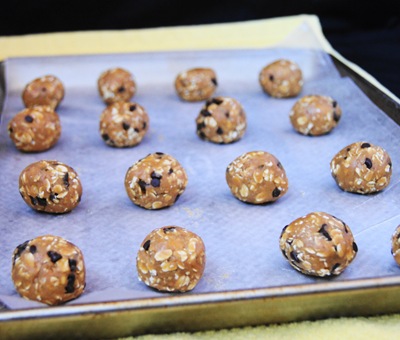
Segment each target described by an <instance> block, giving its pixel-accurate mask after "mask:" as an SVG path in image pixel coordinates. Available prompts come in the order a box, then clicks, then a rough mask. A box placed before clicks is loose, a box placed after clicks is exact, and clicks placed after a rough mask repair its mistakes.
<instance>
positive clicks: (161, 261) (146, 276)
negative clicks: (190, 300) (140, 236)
mask: <svg viewBox="0 0 400 340" xmlns="http://www.w3.org/2000/svg"><path fill="white" fill-rule="evenodd" d="M205 265H206V254H205V246H204V243H203V241H202V239H201V238H200V237H199V236H198V235H196V234H195V233H193V232H191V231H189V230H187V229H184V228H181V227H176V226H170V227H164V228H160V229H155V230H153V231H152V232H151V233H150V234H149V235H147V237H146V238H145V239H144V241H143V242H142V244H141V246H140V249H139V251H138V254H137V257H136V267H137V272H138V276H139V280H140V281H143V282H144V283H145V284H146V285H147V286H149V287H152V288H155V289H157V290H160V291H167V292H182V293H183V292H187V291H189V290H192V289H193V288H194V287H196V285H197V284H198V282H199V281H200V279H201V277H202V275H203V272H204V268H205Z"/></svg>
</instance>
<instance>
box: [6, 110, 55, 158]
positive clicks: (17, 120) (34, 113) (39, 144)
mask: <svg viewBox="0 0 400 340" xmlns="http://www.w3.org/2000/svg"><path fill="white" fill-rule="evenodd" d="M8 135H9V136H10V138H11V140H12V141H13V143H14V145H15V146H16V148H17V149H18V150H20V151H24V152H41V151H45V150H48V149H50V148H51V147H53V146H54V145H55V144H56V143H57V141H58V139H59V138H60V135H61V123H60V118H59V117H58V114H57V113H56V112H55V111H54V110H53V109H52V108H51V107H50V106H35V107H32V108H26V109H24V110H22V111H20V112H19V113H17V114H16V115H15V116H14V117H13V118H12V119H11V120H10V122H9V123H8Z"/></svg>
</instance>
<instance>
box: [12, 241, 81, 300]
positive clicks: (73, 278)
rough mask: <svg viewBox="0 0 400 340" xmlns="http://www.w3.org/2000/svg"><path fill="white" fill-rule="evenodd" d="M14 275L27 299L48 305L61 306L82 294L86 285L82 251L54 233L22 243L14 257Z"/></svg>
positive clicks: (19, 290) (17, 287) (19, 288)
mask: <svg viewBox="0 0 400 340" xmlns="http://www.w3.org/2000/svg"><path fill="white" fill-rule="evenodd" d="M11 276H12V280H13V283H14V286H15V289H16V290H17V292H18V293H19V294H20V295H21V296H22V297H23V298H25V299H27V300H33V301H38V302H42V303H45V304H48V305H59V304H62V303H65V302H67V301H70V300H72V299H75V298H77V297H79V296H80V295H81V294H82V293H83V291H84V289H85V285H86V281H85V280H86V270H85V262H84V258H83V254H82V252H81V250H80V249H79V248H78V247H77V246H75V245H74V244H73V243H71V242H69V241H67V240H65V239H64V238H62V237H59V236H54V235H44V236H40V237H36V238H34V239H32V240H29V241H26V242H24V243H22V244H20V245H19V246H18V247H17V248H16V249H15V250H14V254H13V257H12V271H11Z"/></svg>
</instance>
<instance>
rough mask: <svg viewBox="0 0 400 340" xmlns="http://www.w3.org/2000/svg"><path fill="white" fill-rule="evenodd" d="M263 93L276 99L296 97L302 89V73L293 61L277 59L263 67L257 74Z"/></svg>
mask: <svg viewBox="0 0 400 340" xmlns="http://www.w3.org/2000/svg"><path fill="white" fill-rule="evenodd" d="M258 79H259V82H260V85H261V87H262V89H263V90H264V92H265V93H267V94H269V95H270V96H272V97H276V98H287V97H295V96H297V95H298V94H299V93H300V92H301V90H302V88H303V73H302V72H301V69H300V68H299V66H298V65H297V64H296V63H294V62H293V61H290V60H286V59H279V60H276V61H274V62H273V63H271V64H269V65H267V66H265V67H264V68H263V69H262V70H261V72H260V74H259V78H258Z"/></svg>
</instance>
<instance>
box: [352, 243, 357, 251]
mask: <svg viewBox="0 0 400 340" xmlns="http://www.w3.org/2000/svg"><path fill="white" fill-rule="evenodd" d="M353 250H354V251H355V252H356V253H357V252H358V247H357V244H356V243H355V242H353Z"/></svg>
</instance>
